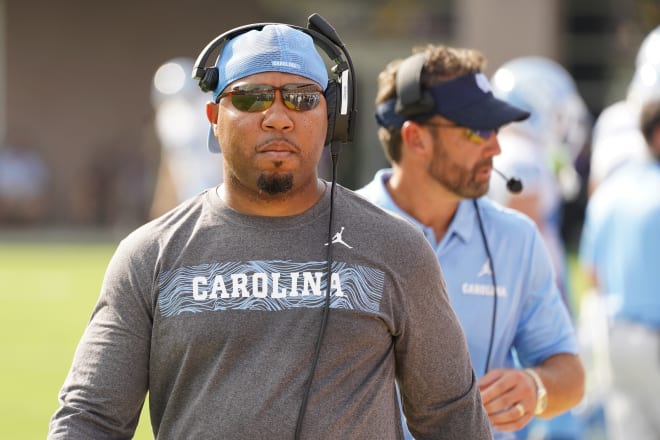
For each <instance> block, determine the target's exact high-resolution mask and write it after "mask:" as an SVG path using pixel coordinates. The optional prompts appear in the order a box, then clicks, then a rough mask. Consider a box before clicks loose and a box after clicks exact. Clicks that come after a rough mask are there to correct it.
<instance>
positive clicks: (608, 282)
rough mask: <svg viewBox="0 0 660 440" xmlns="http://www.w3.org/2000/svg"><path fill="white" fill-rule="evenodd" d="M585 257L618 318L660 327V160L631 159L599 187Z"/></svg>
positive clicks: (585, 240)
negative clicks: (633, 160) (631, 160)
mask: <svg viewBox="0 0 660 440" xmlns="http://www.w3.org/2000/svg"><path fill="white" fill-rule="evenodd" d="M580 261H581V263H582V264H584V265H585V266H587V267H590V268H592V269H594V270H595V271H596V274H597V277H598V280H599V283H600V286H599V288H600V289H601V291H602V292H603V293H604V294H605V295H606V298H607V304H608V310H609V312H610V314H611V315H612V317H614V318H615V319H620V320H625V321H631V322H635V323H638V324H643V325H645V326H649V327H651V328H655V329H660V162H658V161H655V160H652V159H649V160H641V159H640V160H639V161H636V162H631V163H629V164H627V165H625V166H624V167H623V168H621V169H619V170H618V171H617V172H616V173H614V174H613V175H612V176H611V177H609V178H608V179H607V180H605V181H604V182H603V183H601V184H600V185H599V186H598V188H597V189H596V191H595V192H594V194H593V195H592V197H591V199H590V200H589V203H588V205H587V210H586V217H585V222H584V227H583V230H582V239H581V243H580Z"/></svg>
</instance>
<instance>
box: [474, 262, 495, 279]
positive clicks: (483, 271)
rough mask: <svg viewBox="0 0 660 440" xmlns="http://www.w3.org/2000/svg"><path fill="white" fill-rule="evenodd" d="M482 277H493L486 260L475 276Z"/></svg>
mask: <svg viewBox="0 0 660 440" xmlns="http://www.w3.org/2000/svg"><path fill="white" fill-rule="evenodd" d="M484 275H493V271H491V270H490V260H489V259H486V262H485V263H484V265H483V266H481V270H480V271H479V273H478V274H477V278H479V277H482V276H484Z"/></svg>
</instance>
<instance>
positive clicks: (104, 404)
mask: <svg viewBox="0 0 660 440" xmlns="http://www.w3.org/2000/svg"><path fill="white" fill-rule="evenodd" d="M133 255H139V256H142V257H144V254H143V253H139V252H138V253H135V252H130V251H129V249H128V246H127V245H126V244H125V242H122V243H121V244H120V245H119V247H118V249H117V251H116V252H115V254H114V255H113V257H112V259H111V261H110V263H109V265H108V268H107V271H106V274H105V278H104V280H103V285H102V288H101V293H100V296H99V299H98V301H97V304H96V306H95V308H94V311H93V313H92V317H91V319H90V321H89V323H88V325H87V327H86V329H85V332H84V334H83V336H82V339H81V340H80V342H79V345H78V347H77V349H76V352H75V355H74V358H73V363H72V366H71V369H70V371H69V373H68V375H67V377H66V380H65V382H64V385H63V386H62V389H61V390H60V394H59V404H60V406H59V408H58V409H57V411H56V412H55V414H54V415H53V417H52V419H51V422H50V427H49V434H48V439H51V440H54V439H65V438H66V439H68V440H71V439H90V438H93V439H111V438H112V439H117V438H132V436H133V434H134V432H135V429H136V427H137V424H138V418H139V415H140V412H141V409H142V405H143V403H144V399H145V396H146V393H147V387H148V369H149V349H150V342H149V341H150V334H151V322H152V308H151V304H150V300H149V299H148V298H149V297H150V294H151V289H152V282H151V274H153V267H152V268H151V270H149V268H147V267H145V266H146V265H147V263H146V261H148V258H141V259H138V258H135V257H133ZM147 274H148V275H147Z"/></svg>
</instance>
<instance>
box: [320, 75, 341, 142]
mask: <svg viewBox="0 0 660 440" xmlns="http://www.w3.org/2000/svg"><path fill="white" fill-rule="evenodd" d="M323 95H324V96H325V102H326V106H327V108H328V131H327V133H326V136H325V145H330V143H331V142H332V141H333V140H339V139H341V137H342V136H337V135H336V134H335V126H336V124H337V114H338V105H339V102H338V100H339V84H338V83H337V81H335V80H334V79H331V80H329V81H328V87H326V89H325V92H324V93H323Z"/></svg>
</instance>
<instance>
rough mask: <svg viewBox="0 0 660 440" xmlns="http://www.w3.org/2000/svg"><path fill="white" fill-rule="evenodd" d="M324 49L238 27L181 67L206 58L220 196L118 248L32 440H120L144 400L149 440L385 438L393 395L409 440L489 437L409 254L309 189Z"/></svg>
mask: <svg viewBox="0 0 660 440" xmlns="http://www.w3.org/2000/svg"><path fill="white" fill-rule="evenodd" d="M310 19H311V18H310ZM324 35H325V34H321V33H320V31H318V32H317V31H313V30H308V29H304V28H298V27H296V26H290V25H282V24H272V25H263V24H261V25H254V26H248V27H247V29H243V28H240V29H239V28H237V30H234V31H230V32H229V33H225V34H223V35H221V36H220V37H219V38H218V39H216V40H214V43H212V44H210V45H209V46H207V48H206V49H205V52H203V53H202V54H201V55H200V59H201V60H202V61H203V60H205V59H206V56H207V53H208V52H210V50H211V49H213V48H214V46H215V45H222V50H221V52H220V55H219V57H218V60H217V62H216V64H215V65H214V66H212V67H204V66H200V71H198V72H197V74H199V73H200V72H201V71H202V70H203V71H204V72H205V73H208V72H211V74H210V75H206V74H202V75H198V76H201V77H202V79H201V83H200V85H201V86H202V88H203V89H208V90H209V91H212V92H213V97H214V101H213V102H210V103H209V104H208V105H207V109H206V111H207V115H208V117H209V121H210V123H211V131H212V133H211V136H210V138H209V148H211V149H212V150H217V148H218V147H219V146H222V151H223V167H224V169H223V171H224V176H225V181H224V183H223V184H222V185H221V186H218V187H216V188H212V189H209V190H207V191H205V192H202V193H201V194H199V195H198V196H195V197H193V198H192V199H190V200H188V201H185V202H183V203H182V204H181V205H179V206H178V207H176V208H174V209H173V210H172V211H170V212H168V213H166V214H164V215H163V216H162V217H160V218H158V219H155V220H154V221H152V222H150V223H148V224H146V225H144V226H142V227H140V228H139V229H137V230H136V231H134V232H133V233H131V234H130V235H129V236H128V237H126V238H125V239H124V240H123V241H122V242H121V243H120V245H119V246H118V248H117V250H116V253H115V254H114V256H113V258H112V260H111V262H110V264H109V266H108V268H107V272H106V275H105V278H104V280H103V285H102V289H101V295H100V298H99V300H98V303H97V305H96V307H95V309H94V312H93V315H92V318H91V320H90V322H89V325H88V327H87V329H86V330H85V333H84V335H83V337H82V340H81V342H80V344H79V346H78V349H77V351H76V354H75V357H74V360H73V365H72V367H71V370H70V372H69V374H68V376H67V378H66V381H65V383H64V386H63V387H62V390H61V392H60V396H59V399H60V408H59V409H58V410H57V412H56V413H55V415H54V416H53V418H52V420H51V424H50V431H49V437H48V438H49V439H63V438H67V439H90V438H93V439H106V438H107V439H110V438H130V437H131V436H132V435H133V433H134V431H135V427H136V425H137V423H138V417H139V414H140V411H141V408H142V405H143V403H144V399H145V396H146V395H147V392H148V395H149V408H150V411H151V422H152V427H153V433H154V436H155V437H157V438H159V439H188V438H194V439H202V438H203V439H206V438H227V439H256V438H273V439H289V438H305V439H320V438H327V439H400V438H402V427H401V422H400V417H399V407H398V405H399V404H398V401H397V396H396V392H395V380H396V381H398V383H399V386H400V389H401V395H402V403H403V408H404V411H405V413H406V415H407V417H408V423H409V426H410V429H411V431H412V432H413V433H414V434H415V435H416V436H417V438H418V439H471V440H474V439H490V438H491V432H490V428H489V424H488V419H487V416H486V414H485V412H484V410H483V407H482V402H481V398H480V395H479V391H478V389H477V386H476V379H475V375H474V372H473V369H472V365H471V362H470V358H469V354H468V351H467V346H466V342H465V337H464V335H463V332H462V330H461V327H460V324H459V322H458V320H457V318H456V316H455V314H454V312H453V310H452V309H451V307H450V304H449V300H448V297H447V293H446V291H445V288H444V281H443V278H442V274H441V271H440V267H439V264H438V262H437V259H436V258H435V256H434V254H433V251H432V250H431V248H430V246H429V245H428V243H427V242H426V240H425V238H424V237H423V235H422V234H421V233H420V232H418V231H417V230H416V229H415V228H414V227H412V226H411V225H409V224H408V223H407V222H406V221H405V220H402V219H399V218H397V217H394V216H392V215H389V214H387V213H385V212H384V211H382V210H381V209H380V208H377V207H376V206H374V205H372V204H370V203H369V202H367V201H365V200H364V199H362V198H360V197H359V196H356V195H354V194H353V193H352V192H351V191H349V190H347V189H345V188H343V187H341V186H338V185H336V184H335V182H334V178H333V182H332V183H329V182H326V181H324V180H322V179H320V178H319V176H318V174H317V165H318V162H319V160H320V158H321V155H322V151H323V146H324V144H331V151H332V156H333V157H334V158H335V159H336V156H337V153H338V148H337V146H338V144H339V143H340V141H345V140H350V130H351V124H352V123H353V121H352V120H351V117H352V115H353V113H354V105H353V103H352V101H351V100H350V98H351V97H353V94H352V92H351V86H352V84H351V81H352V71H351V69H352V66H351V62H350V57H348V54H347V53H346V51H345V50H343V49H342V50H343V51H344V56H345V57H346V58H347V61H345V62H338V64H337V67H338V68H337V69H335V70H336V71H335V73H336V74H337V78H336V79H332V80H328V73H327V70H326V68H325V64H324V62H323V60H322V58H321V57H320V55H319V53H318V52H317V50H316V48H315V46H314V43H319V42H321V43H323V44H325V45H326V46H327V45H328V42H329V41H331V40H329V39H325V37H324ZM332 41H336V39H335V40H332ZM342 47H343V45H342ZM324 50H325V48H324ZM333 60H334V57H333ZM199 61H200V60H199V59H198V64H199ZM348 66H351V68H348ZM347 69H348V70H347ZM335 88H342V89H341V91H340V90H335ZM347 97H348V98H349V101H347V102H345V101H343V100H344V99H346V98H347ZM342 130H346V132H345V133H342ZM218 144H219V145H218ZM334 163H335V164H336V160H335V161H334ZM430 335H432V336H430Z"/></svg>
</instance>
